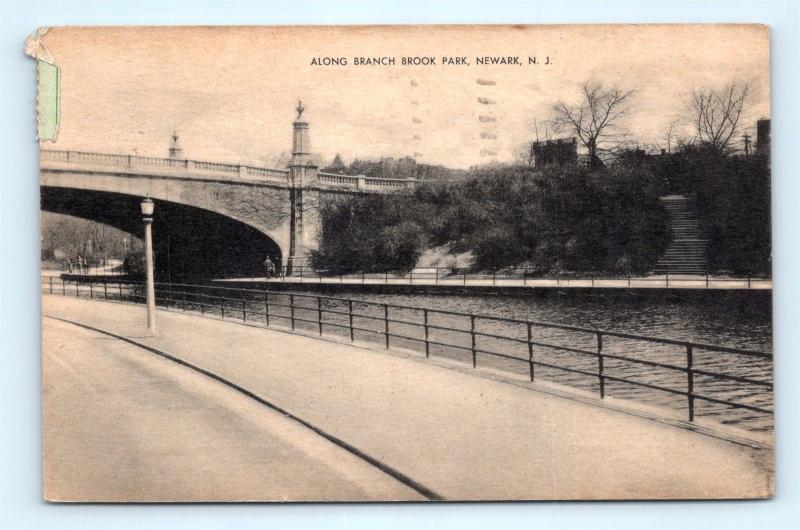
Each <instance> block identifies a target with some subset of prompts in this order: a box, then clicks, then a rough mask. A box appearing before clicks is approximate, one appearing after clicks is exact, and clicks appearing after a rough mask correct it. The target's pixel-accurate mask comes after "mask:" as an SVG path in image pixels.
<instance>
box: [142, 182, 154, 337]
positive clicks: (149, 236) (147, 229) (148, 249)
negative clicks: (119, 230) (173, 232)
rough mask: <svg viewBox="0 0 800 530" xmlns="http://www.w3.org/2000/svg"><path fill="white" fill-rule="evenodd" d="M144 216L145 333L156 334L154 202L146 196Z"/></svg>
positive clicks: (143, 203)
mask: <svg viewBox="0 0 800 530" xmlns="http://www.w3.org/2000/svg"><path fill="white" fill-rule="evenodd" d="M141 206H142V215H143V216H144V262H145V267H146V268H147V335H148V336H154V335H155V334H156V288H155V281H154V280H153V210H154V209H155V204H153V201H152V200H151V199H150V197H147V198H146V199H145V200H143V201H142V204H141Z"/></svg>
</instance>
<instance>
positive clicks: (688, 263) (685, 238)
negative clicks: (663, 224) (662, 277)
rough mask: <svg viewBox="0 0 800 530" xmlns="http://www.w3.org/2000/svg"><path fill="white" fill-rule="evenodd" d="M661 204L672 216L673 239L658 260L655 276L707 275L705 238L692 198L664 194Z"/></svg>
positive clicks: (654, 271)
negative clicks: (691, 202) (692, 204)
mask: <svg viewBox="0 0 800 530" xmlns="http://www.w3.org/2000/svg"><path fill="white" fill-rule="evenodd" d="M661 203H662V204H663V205H664V207H665V208H666V210H667V212H668V213H669V216H670V229H671V231H672V239H671V240H670V242H669V245H667V250H666V251H665V252H664V255H663V256H661V258H660V259H659V260H658V263H657V264H656V267H655V269H653V273H654V274H667V273H669V274H693V275H694V274H703V275H704V274H705V273H706V246H707V243H708V240H707V239H706V238H705V235H704V234H703V231H702V230H701V228H700V222H699V221H698V220H697V218H696V215H695V211H694V209H693V208H692V206H691V204H690V203H689V199H688V198H687V197H685V196H683V195H665V196H664V197H661Z"/></svg>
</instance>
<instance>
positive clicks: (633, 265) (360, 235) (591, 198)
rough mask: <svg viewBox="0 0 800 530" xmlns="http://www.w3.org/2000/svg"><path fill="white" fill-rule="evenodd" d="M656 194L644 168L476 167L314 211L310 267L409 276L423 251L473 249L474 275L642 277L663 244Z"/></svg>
mask: <svg viewBox="0 0 800 530" xmlns="http://www.w3.org/2000/svg"><path fill="white" fill-rule="evenodd" d="M662 192H663V190H662V189H661V188H660V186H659V185H658V184H657V181H656V179H655V178H654V177H653V175H652V174H651V173H650V172H649V171H647V170H646V169H644V168H640V167H632V166H618V167H613V168H610V169H604V170H601V171H595V172H589V170H588V169H585V168H578V167H549V168H546V169H545V170H543V171H533V170H530V169H527V168H519V167H509V166H490V167H486V168H482V169H479V170H475V171H473V172H472V173H471V175H470V176H469V177H468V178H467V179H466V180H464V181H463V182H458V183H436V182H431V183H426V184H424V185H422V186H420V187H419V188H418V189H417V190H416V191H415V192H414V193H413V194H404V195H401V194H396V195H370V196H353V197H351V198H348V199H343V200H340V201H338V202H334V203H329V204H327V205H325V206H323V208H322V236H321V241H320V246H319V250H318V251H316V252H315V253H314V254H313V258H312V259H313V262H314V264H315V265H316V266H317V267H319V268H323V269H335V270H341V271H347V272H352V271H357V270H383V269H409V268H412V267H413V266H414V265H415V264H416V262H417V260H418V259H419V256H420V255H421V254H422V252H423V251H424V250H425V248H427V247H429V246H439V245H448V246H450V248H451V249H452V250H453V251H454V252H465V251H472V252H473V254H474V256H475V264H474V267H475V269H478V270H483V269H500V268H503V267H509V266H514V265H527V266H533V267H536V268H538V269H539V270H541V271H542V272H550V271H559V272H561V271H575V272H645V271H647V270H650V269H651V268H652V267H653V265H654V264H655V262H656V260H657V259H658V256H659V255H660V254H661V253H662V252H663V249H664V247H665V246H666V243H667V240H668V229H667V226H666V214H665V212H664V210H663V208H662V206H661V204H660V203H659V202H658V198H659V196H660V195H661V194H662Z"/></svg>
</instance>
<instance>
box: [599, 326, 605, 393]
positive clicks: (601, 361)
mask: <svg viewBox="0 0 800 530" xmlns="http://www.w3.org/2000/svg"><path fill="white" fill-rule="evenodd" d="M597 377H598V379H600V399H603V398H604V397H606V378H605V376H604V375H603V334H602V333H600V332H598V333H597Z"/></svg>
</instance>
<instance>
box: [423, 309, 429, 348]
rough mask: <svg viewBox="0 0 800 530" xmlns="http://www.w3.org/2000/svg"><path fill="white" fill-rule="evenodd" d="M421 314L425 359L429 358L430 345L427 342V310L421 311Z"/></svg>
mask: <svg viewBox="0 0 800 530" xmlns="http://www.w3.org/2000/svg"><path fill="white" fill-rule="evenodd" d="M422 314H423V322H424V325H425V358H426V359H427V358H428V357H430V356H431V345H430V342H428V310H427V309H423V310H422Z"/></svg>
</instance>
